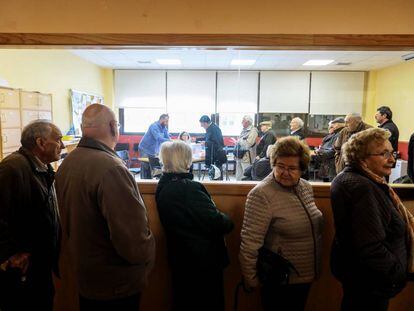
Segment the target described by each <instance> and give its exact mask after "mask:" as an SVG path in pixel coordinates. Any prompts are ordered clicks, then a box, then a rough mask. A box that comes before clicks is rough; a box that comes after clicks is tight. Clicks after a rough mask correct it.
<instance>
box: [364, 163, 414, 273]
mask: <svg viewBox="0 0 414 311" xmlns="http://www.w3.org/2000/svg"><path fill="white" fill-rule="evenodd" d="M360 169H361V170H362V171H363V173H364V174H365V175H366V176H367V177H368V178H369V179H371V180H373V181H374V182H376V183H379V184H382V185H386V186H387V188H388V193H389V195H390V197H391V201H392V203H393V205H394V207H395V208H396V210H397V212H398V214H399V215H400V216H401V218H402V219H403V220H404V222H405V224H406V225H407V230H406V234H407V246H408V250H409V252H408V262H407V263H408V272H409V273H413V272H414V216H413V215H412V214H411V213H410V211H409V210H407V208H406V207H405V206H404V204H403V203H402V202H401V199H400V198H399V196H398V195H397V194H396V193H395V191H394V189H392V188H391V187H390V186H389V185H388V184H387V183H386V181H385V180H384V178H382V177H380V176H378V175H377V174H375V173H374V172H372V171H371V170H370V169H369V168H368V167H367V166H366V165H364V164H362V165H361V166H360Z"/></svg>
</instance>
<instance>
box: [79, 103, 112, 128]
mask: <svg viewBox="0 0 414 311" xmlns="http://www.w3.org/2000/svg"><path fill="white" fill-rule="evenodd" d="M112 120H115V114H114V112H113V111H112V110H111V109H109V108H108V107H107V106H104V105H101V104H92V105H90V106H88V107H87V108H86V109H85V111H84V112H83V114H82V128H89V127H99V126H102V125H104V124H108V123H109V122H111V121H112Z"/></svg>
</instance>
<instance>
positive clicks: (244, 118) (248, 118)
mask: <svg viewBox="0 0 414 311" xmlns="http://www.w3.org/2000/svg"><path fill="white" fill-rule="evenodd" d="M243 120H246V121H247V122H249V123H250V125H252V124H253V118H252V117H251V116H249V115H245V116H244V117H243Z"/></svg>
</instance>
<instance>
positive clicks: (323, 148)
mask: <svg viewBox="0 0 414 311" xmlns="http://www.w3.org/2000/svg"><path fill="white" fill-rule="evenodd" d="M344 127H345V119H344V118H336V119H334V120H332V121H330V122H329V127H328V131H329V134H328V135H326V136H325V137H324V138H323V140H322V144H321V145H320V147H319V148H318V149H316V150H315V155H316V161H318V162H320V169H319V177H320V178H322V179H323V181H332V180H333V179H334V178H335V176H336V169H335V149H334V143H335V141H336V139H337V138H338V135H339V133H340V132H341V131H342V129H343V128H344Z"/></svg>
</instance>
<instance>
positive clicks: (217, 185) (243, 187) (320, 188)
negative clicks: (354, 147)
mask: <svg viewBox="0 0 414 311" xmlns="http://www.w3.org/2000/svg"><path fill="white" fill-rule="evenodd" d="M157 183H158V182H157V181H155V180H140V181H138V187H139V190H140V191H141V194H143V195H155V190H156V188H157ZM202 183H203V185H204V186H206V188H207V190H208V192H209V193H210V194H211V195H213V196H215V195H230V196H233V195H235V196H240V195H247V194H248V193H249V191H250V190H251V189H253V187H254V186H255V185H256V184H257V182H255V181H245V182H223V181H203V182H202ZM311 184H312V186H313V192H314V195H315V198H319V199H321V198H326V199H329V198H330V187H331V184H330V183H322V182H311ZM392 187H393V188H394V190H395V191H396V192H397V194H398V195H399V196H400V198H401V199H402V200H409V201H411V200H414V185H402V184H398V185H392Z"/></svg>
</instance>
